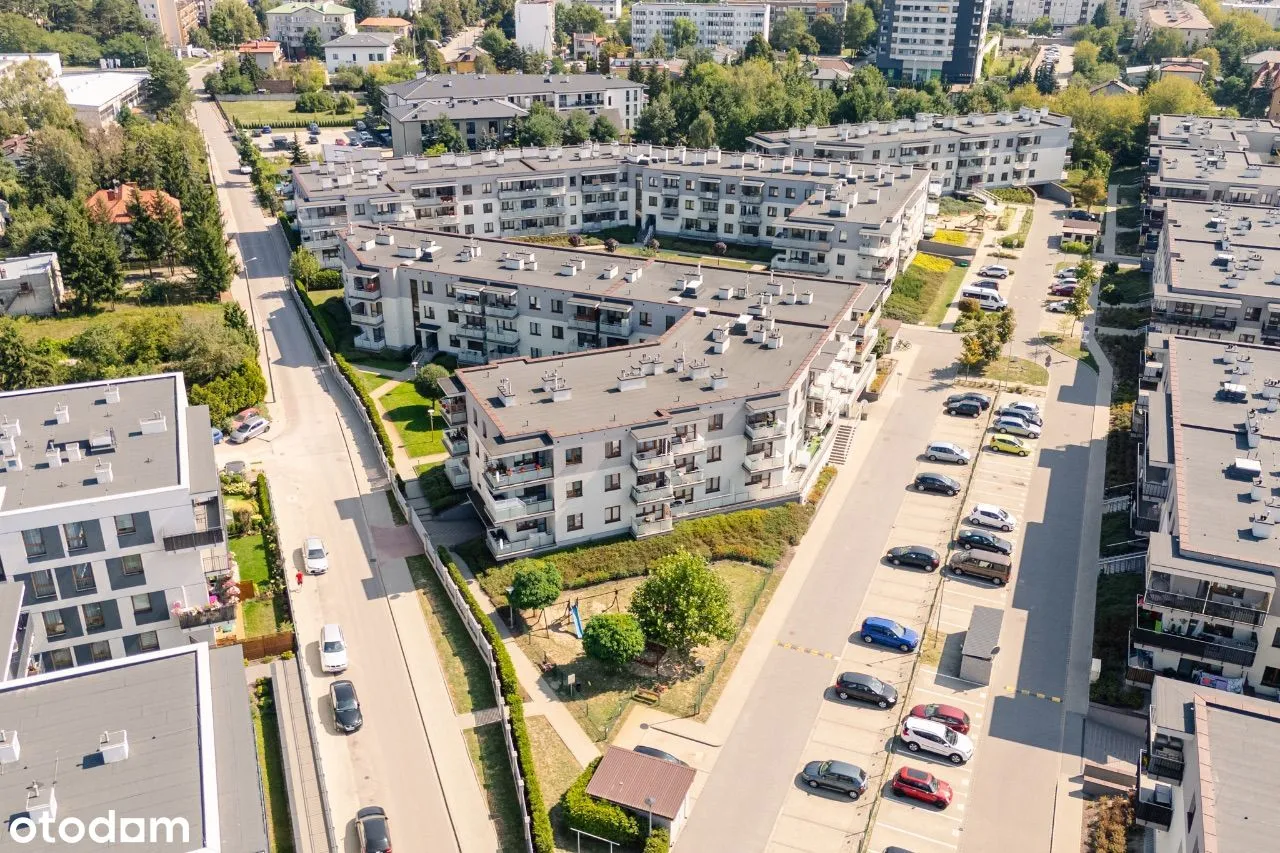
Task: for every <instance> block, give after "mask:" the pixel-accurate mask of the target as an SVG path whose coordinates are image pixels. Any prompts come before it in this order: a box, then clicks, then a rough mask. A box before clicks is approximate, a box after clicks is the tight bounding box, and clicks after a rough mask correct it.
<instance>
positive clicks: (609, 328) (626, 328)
mask: <svg viewBox="0 0 1280 853" xmlns="http://www.w3.org/2000/svg"><path fill="white" fill-rule="evenodd" d="M600 331H602V332H607V333H609V334H613V335H629V334H631V321H630V320H618V321H616V322H615V321H613V320H605V319H603V318H601V320H600Z"/></svg>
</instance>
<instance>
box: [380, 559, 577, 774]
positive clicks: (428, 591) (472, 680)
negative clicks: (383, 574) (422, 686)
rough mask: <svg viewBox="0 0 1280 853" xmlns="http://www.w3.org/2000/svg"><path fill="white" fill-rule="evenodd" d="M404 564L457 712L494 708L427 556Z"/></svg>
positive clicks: (475, 655) (476, 653)
mask: <svg viewBox="0 0 1280 853" xmlns="http://www.w3.org/2000/svg"><path fill="white" fill-rule="evenodd" d="M405 562H407V563H408V564H409V574H410V575H411V576H412V577H413V585H414V588H415V589H417V590H418V603H419V605H420V606H421V607H422V616H423V618H425V619H426V620H427V628H428V630H429V631H430V632H431V639H432V640H433V641H434V643H435V647H436V653H437V654H438V655H439V657H440V665H441V668H442V669H443V670H444V676H445V684H446V685H447V686H448V688H449V698H450V699H451V700H452V702H453V710H454V713H457V714H466V713H469V712H471V711H476V710H481V709H484V708H492V707H493V706H494V705H496V704H497V701H496V700H495V699H494V696H493V684H492V683H491V682H490V681H489V667H488V665H487V664H485V662H484V658H483V657H481V656H480V650H479V649H477V648H476V645H475V643H473V642H472V641H471V635H470V634H468V633H467V629H466V626H465V625H463V624H462V617H461V616H459V615H458V611H457V609H456V608H455V607H454V606H453V602H452V601H450V600H449V596H448V594H446V593H445V591H444V585H443V584H442V583H441V582H440V578H439V577H438V576H437V575H436V573H435V570H434V569H432V568H431V562H430V561H429V560H428V559H427V557H426V555H424V554H418V555H417V556H414V557H408V558H406V560H405ZM558 796H559V795H557V797H558Z"/></svg>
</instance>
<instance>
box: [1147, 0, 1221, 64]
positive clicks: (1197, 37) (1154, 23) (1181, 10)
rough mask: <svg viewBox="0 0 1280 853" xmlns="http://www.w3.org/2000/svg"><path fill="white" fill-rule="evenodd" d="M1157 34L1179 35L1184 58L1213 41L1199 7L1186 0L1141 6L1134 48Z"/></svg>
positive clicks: (1211, 33) (1163, 1)
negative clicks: (1184, 51) (1184, 52)
mask: <svg viewBox="0 0 1280 853" xmlns="http://www.w3.org/2000/svg"><path fill="white" fill-rule="evenodd" d="M1156 30H1174V31H1175V32H1177V33H1178V34H1179V35H1181V36H1182V45H1183V47H1185V48H1186V55H1187V56H1190V55H1191V54H1192V53H1194V52H1195V50H1196V48H1198V47H1200V46H1202V45H1205V44H1208V43H1209V39H1211V38H1213V24H1211V23H1209V18H1208V17H1207V16H1206V15H1205V13H1204V12H1202V11H1200V7H1199V6H1197V5H1195V4H1194V3H1191V2H1187V0H1158V2H1156V3H1152V4H1150V5H1145V6H1143V7H1142V14H1141V15H1140V16H1139V17H1138V19H1137V29H1136V30H1135V31H1134V34H1133V45H1134V47H1135V48H1138V47H1141V46H1142V45H1143V43H1144V42H1146V40H1147V39H1149V38H1150V37H1151V34H1152V33H1154V32H1155V31H1156Z"/></svg>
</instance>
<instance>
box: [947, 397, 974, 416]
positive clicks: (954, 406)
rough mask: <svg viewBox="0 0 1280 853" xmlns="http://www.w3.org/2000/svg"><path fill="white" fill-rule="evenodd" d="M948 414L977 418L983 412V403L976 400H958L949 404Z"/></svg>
mask: <svg viewBox="0 0 1280 853" xmlns="http://www.w3.org/2000/svg"><path fill="white" fill-rule="evenodd" d="M947 414H948V415H952V416H954V417H964V418H976V417H978V416H979V415H981V414H982V404H981V403H979V402H977V401H976V400H957V401H956V402H954V403H951V404H950V405H948V406H947Z"/></svg>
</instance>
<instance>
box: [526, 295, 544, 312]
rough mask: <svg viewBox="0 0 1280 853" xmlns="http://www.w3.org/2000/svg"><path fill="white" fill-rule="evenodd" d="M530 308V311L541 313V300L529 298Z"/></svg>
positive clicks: (533, 297)
mask: <svg viewBox="0 0 1280 853" xmlns="http://www.w3.org/2000/svg"><path fill="white" fill-rule="evenodd" d="M529 308H530V310H532V311H541V310H542V300H541V299H539V298H538V297H536V296H530V297H529Z"/></svg>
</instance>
